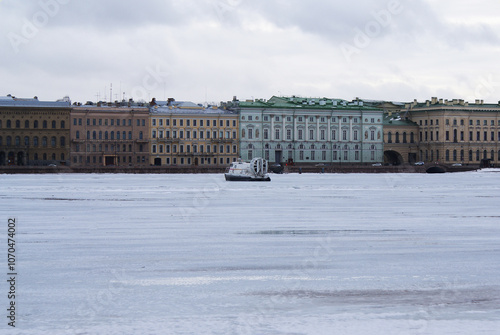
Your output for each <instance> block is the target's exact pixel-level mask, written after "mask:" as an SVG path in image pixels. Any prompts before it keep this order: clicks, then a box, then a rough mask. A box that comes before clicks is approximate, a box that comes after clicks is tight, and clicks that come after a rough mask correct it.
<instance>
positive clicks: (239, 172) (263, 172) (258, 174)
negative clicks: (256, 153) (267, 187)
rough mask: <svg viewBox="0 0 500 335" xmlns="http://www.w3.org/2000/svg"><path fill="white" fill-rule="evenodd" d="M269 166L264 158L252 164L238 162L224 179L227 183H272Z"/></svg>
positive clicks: (253, 160)
mask: <svg viewBox="0 0 500 335" xmlns="http://www.w3.org/2000/svg"><path fill="white" fill-rule="evenodd" d="M267 165H268V164H267V161H266V160H265V159H264V158H254V159H252V161H251V162H250V163H247V162H243V161H242V160H238V161H237V162H233V163H232V164H231V166H230V167H229V168H228V170H227V171H226V173H225V174H224V177H226V180H227V181H271V178H269V175H268V174H267Z"/></svg>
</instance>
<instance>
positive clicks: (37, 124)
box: [0, 120, 66, 129]
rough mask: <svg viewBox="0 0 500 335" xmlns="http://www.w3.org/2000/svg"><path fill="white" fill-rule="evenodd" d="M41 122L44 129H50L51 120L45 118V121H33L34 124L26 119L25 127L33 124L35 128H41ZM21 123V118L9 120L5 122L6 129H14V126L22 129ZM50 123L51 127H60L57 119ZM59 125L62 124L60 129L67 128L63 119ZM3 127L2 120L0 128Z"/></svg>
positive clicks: (27, 127)
mask: <svg viewBox="0 0 500 335" xmlns="http://www.w3.org/2000/svg"><path fill="white" fill-rule="evenodd" d="M40 123H41V124H42V127H41V128H42V129H49V121H47V120H43V121H38V120H35V121H33V123H32V124H31V123H30V121H29V120H25V121H24V129H29V128H30V125H32V126H33V129H39V128H40ZM21 124H22V122H21V121H20V120H15V121H14V122H12V120H7V121H6V122H5V128H6V129H12V128H15V129H20V128H21ZM50 125H51V129H58V128H57V122H56V121H51V122H50ZM59 125H60V126H61V127H60V128H59V129H66V122H64V121H61V122H60V123H59ZM2 127H3V125H2V120H0V129H1V128H2Z"/></svg>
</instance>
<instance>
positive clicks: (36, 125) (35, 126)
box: [33, 120, 38, 129]
mask: <svg viewBox="0 0 500 335" xmlns="http://www.w3.org/2000/svg"><path fill="white" fill-rule="evenodd" d="M33 128H35V129H38V120H35V121H33Z"/></svg>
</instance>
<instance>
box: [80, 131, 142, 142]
mask: <svg viewBox="0 0 500 335" xmlns="http://www.w3.org/2000/svg"><path fill="white" fill-rule="evenodd" d="M90 135H91V133H90V131H87V140H90V139H92V140H115V139H116V140H127V139H128V140H132V132H131V131H129V132H128V136H127V132H126V131H123V132H119V131H117V132H116V133H115V132H114V131H111V132H108V131H104V132H103V131H99V132H97V131H95V130H94V131H93V132H92V137H91V136H90ZM115 135H116V136H115ZM75 136H76V139H77V140H78V139H80V131H79V130H77V131H76V134H75ZM139 139H140V140H142V139H144V133H143V132H142V131H140V132H139Z"/></svg>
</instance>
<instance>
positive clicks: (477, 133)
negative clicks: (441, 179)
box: [406, 98, 500, 165]
mask: <svg viewBox="0 0 500 335" xmlns="http://www.w3.org/2000/svg"><path fill="white" fill-rule="evenodd" d="M406 107H407V108H408V110H409V117H410V119H411V120H412V121H413V122H415V123H416V124H417V125H418V126H419V134H418V142H419V149H418V159H419V160H422V161H425V162H439V163H444V164H454V163H462V164H473V165H476V164H480V163H482V162H484V160H486V161H488V162H489V163H492V164H498V162H499V158H500V145H499V143H500V103H499V104H485V103H484V102H483V101H482V100H476V101H475V103H468V102H466V101H464V100H458V99H455V100H443V99H439V100H438V99H437V98H432V99H431V100H428V101H426V102H425V103H418V102H417V101H414V102H413V103H411V104H408V105H407V106H406Z"/></svg>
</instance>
